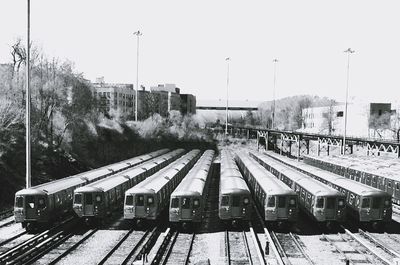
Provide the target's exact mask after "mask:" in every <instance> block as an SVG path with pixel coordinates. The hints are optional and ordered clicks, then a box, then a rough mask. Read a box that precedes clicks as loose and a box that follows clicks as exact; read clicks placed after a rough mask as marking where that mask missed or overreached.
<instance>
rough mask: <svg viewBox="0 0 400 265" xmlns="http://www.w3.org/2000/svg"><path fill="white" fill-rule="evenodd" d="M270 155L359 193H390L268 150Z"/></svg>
mask: <svg viewBox="0 0 400 265" xmlns="http://www.w3.org/2000/svg"><path fill="white" fill-rule="evenodd" d="M267 154H268V155H269V156H271V157H274V158H275V159H279V160H280V161H283V162H284V163H289V164H292V165H294V166H296V167H298V168H300V169H302V170H304V171H308V172H309V173H311V174H313V175H315V176H318V177H320V178H323V179H325V180H326V181H328V182H330V183H332V184H334V185H337V186H340V187H342V188H345V189H347V190H348V191H350V192H352V193H355V194H358V195H363V196H365V195H367V194H371V195H372V194H375V195H379V194H381V195H389V194H387V193H386V192H384V191H381V190H379V189H377V188H374V187H371V186H368V185H365V184H363V183H360V182H357V181H354V180H351V179H348V178H345V177H342V176H340V175H337V174H335V173H332V172H329V171H326V170H323V169H320V168H317V167H314V166H311V165H307V164H305V163H304V162H298V161H294V160H293V159H290V158H287V157H283V156H281V155H277V154H274V153H272V152H268V153H267Z"/></svg>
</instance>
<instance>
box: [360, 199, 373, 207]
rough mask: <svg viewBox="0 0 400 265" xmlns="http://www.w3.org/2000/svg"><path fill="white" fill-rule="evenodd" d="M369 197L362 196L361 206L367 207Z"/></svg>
mask: <svg viewBox="0 0 400 265" xmlns="http://www.w3.org/2000/svg"><path fill="white" fill-rule="evenodd" d="M370 201H371V199H370V198H364V199H363V200H362V204H361V208H368V207H369V204H370Z"/></svg>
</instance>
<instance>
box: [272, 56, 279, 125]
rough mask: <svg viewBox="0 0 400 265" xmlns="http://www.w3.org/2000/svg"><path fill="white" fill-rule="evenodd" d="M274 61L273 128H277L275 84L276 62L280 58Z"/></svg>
mask: <svg viewBox="0 0 400 265" xmlns="http://www.w3.org/2000/svg"><path fill="white" fill-rule="evenodd" d="M272 62H273V63H274V89H273V92H272V94H273V102H272V129H274V128H275V86H276V64H277V63H278V62H279V61H278V59H274V60H272Z"/></svg>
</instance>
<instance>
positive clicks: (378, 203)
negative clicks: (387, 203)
mask: <svg viewBox="0 0 400 265" xmlns="http://www.w3.org/2000/svg"><path fill="white" fill-rule="evenodd" d="M381 205H382V198H378V197H376V198H373V200H372V209H379V208H380V207H381Z"/></svg>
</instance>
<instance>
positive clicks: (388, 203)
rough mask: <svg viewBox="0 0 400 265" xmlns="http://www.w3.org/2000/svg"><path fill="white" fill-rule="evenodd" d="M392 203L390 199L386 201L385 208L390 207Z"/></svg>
mask: <svg viewBox="0 0 400 265" xmlns="http://www.w3.org/2000/svg"><path fill="white" fill-rule="evenodd" d="M390 202H391V200H390V199H386V200H385V207H389V206H390Z"/></svg>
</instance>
